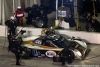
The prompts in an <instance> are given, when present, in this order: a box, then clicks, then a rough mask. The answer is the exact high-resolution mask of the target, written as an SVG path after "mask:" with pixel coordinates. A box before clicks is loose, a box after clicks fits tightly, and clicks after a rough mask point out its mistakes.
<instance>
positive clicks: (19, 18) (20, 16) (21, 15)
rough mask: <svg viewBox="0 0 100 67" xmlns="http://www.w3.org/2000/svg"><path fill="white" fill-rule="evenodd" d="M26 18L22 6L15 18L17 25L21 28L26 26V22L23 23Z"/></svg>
mask: <svg viewBox="0 0 100 67" xmlns="http://www.w3.org/2000/svg"><path fill="white" fill-rule="evenodd" d="M24 16H25V14H24V11H23V10H22V9H21V7H20V6H18V7H17V10H16V12H15V17H16V19H17V23H18V25H19V26H24V22H23V18H24Z"/></svg>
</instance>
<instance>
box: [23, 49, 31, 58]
mask: <svg viewBox="0 0 100 67" xmlns="http://www.w3.org/2000/svg"><path fill="white" fill-rule="evenodd" d="M22 58H24V59H29V58H32V52H31V49H28V48H25V51H24V53H23V55H22Z"/></svg>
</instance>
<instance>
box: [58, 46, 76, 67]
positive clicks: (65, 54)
mask: <svg viewBox="0 0 100 67" xmlns="http://www.w3.org/2000/svg"><path fill="white" fill-rule="evenodd" d="M59 55H60V56H61V58H62V60H61V61H62V66H64V65H65V62H66V61H67V62H68V64H71V63H72V61H73V60H74V53H73V52H72V51H71V50H69V49H68V47H65V48H64V49H63V50H62V51H61V52H60V54H59Z"/></svg>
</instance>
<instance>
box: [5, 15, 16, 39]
mask: <svg viewBox="0 0 100 67" xmlns="http://www.w3.org/2000/svg"><path fill="white" fill-rule="evenodd" d="M5 25H6V26H7V37H8V41H9V39H10V37H11V35H15V34H16V28H17V22H16V20H15V18H14V16H11V17H10V19H9V20H7V21H5Z"/></svg>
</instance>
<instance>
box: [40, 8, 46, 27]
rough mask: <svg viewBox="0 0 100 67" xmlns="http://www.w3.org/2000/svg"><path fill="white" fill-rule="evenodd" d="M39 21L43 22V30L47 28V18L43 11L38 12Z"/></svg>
mask: <svg viewBox="0 0 100 67" xmlns="http://www.w3.org/2000/svg"><path fill="white" fill-rule="evenodd" d="M40 19H41V20H42V21H43V22H44V28H47V27H48V16H47V14H46V13H45V12H44V10H40Z"/></svg>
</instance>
